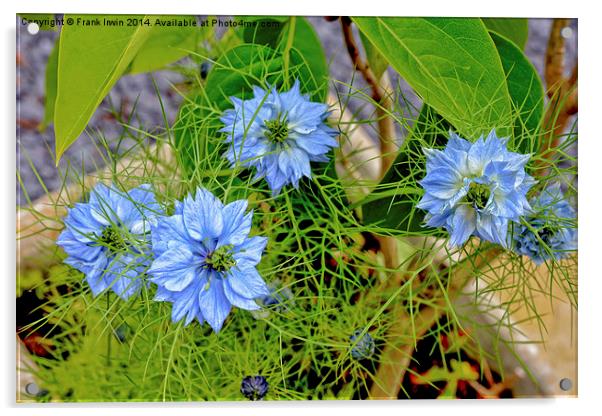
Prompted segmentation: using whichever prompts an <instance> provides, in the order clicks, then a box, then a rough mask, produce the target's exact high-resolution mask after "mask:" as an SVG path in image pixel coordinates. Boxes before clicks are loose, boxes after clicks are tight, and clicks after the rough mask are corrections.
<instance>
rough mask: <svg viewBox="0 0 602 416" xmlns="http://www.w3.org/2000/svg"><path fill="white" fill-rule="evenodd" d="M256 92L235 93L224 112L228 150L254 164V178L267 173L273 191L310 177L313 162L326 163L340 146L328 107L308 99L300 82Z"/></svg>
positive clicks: (236, 158) (233, 160)
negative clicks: (281, 89) (285, 88)
mask: <svg viewBox="0 0 602 416" xmlns="http://www.w3.org/2000/svg"><path fill="white" fill-rule="evenodd" d="M253 92H254V97H253V98H252V99H249V100H241V99H239V98H236V97H231V100H232V103H233V104H234V108H233V109H229V110H226V111H225V112H224V114H223V116H222V117H221V121H222V122H223V123H224V124H225V127H224V128H222V129H221V131H222V132H225V133H226V134H227V135H228V136H227V139H226V141H227V143H229V147H228V150H227V151H226V153H225V154H224V157H226V158H227V159H228V160H229V161H230V163H231V164H232V166H234V165H235V164H236V163H240V164H242V166H246V167H255V169H256V175H255V179H259V178H263V177H265V179H266V181H267V182H268V185H269V187H270V189H271V190H272V193H273V195H274V196H276V195H278V194H279V193H280V190H281V189H282V187H283V186H285V185H286V184H288V183H292V184H293V186H294V187H295V188H297V187H298V185H299V180H300V179H301V178H302V177H303V176H306V177H308V178H311V166H310V162H328V156H326V154H327V153H328V151H329V150H330V149H331V148H333V147H337V146H338V142H337V140H336V139H335V138H334V137H335V136H336V135H337V134H338V133H337V131H336V130H335V129H332V128H330V127H328V126H327V125H326V124H325V122H324V121H325V119H326V117H327V116H328V115H329V112H328V106H327V105H326V104H322V103H314V102H311V101H309V97H308V96H307V95H304V94H301V92H300V90H299V81H298V80H297V81H295V84H294V85H293V88H292V89H291V90H290V91H287V92H282V93H278V92H276V89H275V88H273V87H272V88H271V89H270V90H267V91H266V90H264V89H262V88H260V87H257V86H255V87H253Z"/></svg>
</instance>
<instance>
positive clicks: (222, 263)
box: [205, 244, 236, 273]
mask: <svg viewBox="0 0 602 416" xmlns="http://www.w3.org/2000/svg"><path fill="white" fill-rule="evenodd" d="M232 248H233V246H232V244H228V245H226V246H221V247H218V248H217V249H215V250H214V251H213V252H211V253H209V254H208V255H207V257H206V258H205V263H206V264H207V266H209V267H211V268H212V269H213V270H215V271H216V272H221V273H224V272H227V271H228V270H230V269H231V268H232V267H234V266H236V260H234V257H233V256H232V253H231V250H232Z"/></svg>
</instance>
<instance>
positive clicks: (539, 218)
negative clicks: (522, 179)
mask: <svg viewBox="0 0 602 416" xmlns="http://www.w3.org/2000/svg"><path fill="white" fill-rule="evenodd" d="M530 202H531V206H532V207H533V211H532V212H531V213H530V215H528V216H527V217H526V218H525V219H524V221H525V222H524V223H521V224H519V225H518V226H516V227H514V234H513V239H514V249H515V251H516V252H517V253H519V254H522V255H525V256H529V257H530V258H531V259H532V260H533V261H534V262H535V264H538V265H539V264H542V263H543V262H544V261H546V260H549V259H551V258H552V257H553V258H555V259H557V260H560V259H563V258H565V257H567V256H568V255H569V254H570V252H571V251H574V250H576V249H577V228H575V226H574V225H573V222H574V220H575V217H576V212H575V209H574V208H573V207H572V206H571V204H570V203H569V202H568V201H567V200H566V198H565V197H564V194H563V193H562V191H561V189H560V185H559V184H557V183H556V184H553V185H551V186H548V187H547V188H545V189H544V190H543V191H542V192H541V193H540V194H539V196H537V197H535V198H533V199H532V200H531V201H530Z"/></svg>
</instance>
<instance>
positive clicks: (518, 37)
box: [482, 17, 529, 50]
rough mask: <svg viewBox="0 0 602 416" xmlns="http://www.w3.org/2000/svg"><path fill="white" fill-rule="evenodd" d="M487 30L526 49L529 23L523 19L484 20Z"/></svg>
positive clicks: (498, 18) (496, 18)
mask: <svg viewBox="0 0 602 416" xmlns="http://www.w3.org/2000/svg"><path fill="white" fill-rule="evenodd" d="M482 20H483V23H485V26H487V29H489V30H490V31H492V32H496V33H497V34H499V35H502V36H505V37H507V38H508V39H510V40H511V41H512V42H514V43H516V45H517V46H518V47H519V48H521V49H523V50H524V49H525V45H526V44H527V39H528V38H529V21H528V20H527V19H521V18H500V17H495V18H484V19H482Z"/></svg>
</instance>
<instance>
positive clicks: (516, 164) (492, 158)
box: [418, 131, 535, 247]
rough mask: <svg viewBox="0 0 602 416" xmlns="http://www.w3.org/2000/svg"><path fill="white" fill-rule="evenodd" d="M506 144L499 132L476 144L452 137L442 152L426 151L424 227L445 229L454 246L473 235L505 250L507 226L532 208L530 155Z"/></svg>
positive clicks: (421, 182) (422, 202) (532, 182)
mask: <svg viewBox="0 0 602 416" xmlns="http://www.w3.org/2000/svg"><path fill="white" fill-rule="evenodd" d="M507 141H508V140H507V139H506V138H498V137H497V136H496V134H495V131H491V133H489V135H488V136H487V137H486V138H484V137H480V138H479V139H478V140H477V141H475V142H474V143H471V142H469V141H468V140H465V139H463V138H461V137H459V136H458V135H457V134H455V133H451V135H450V138H449V141H448V143H447V146H446V147H445V149H444V150H435V149H424V152H425V154H426V176H425V178H424V179H423V180H422V181H420V184H421V185H422V187H423V188H424V190H425V192H424V196H423V197H422V199H421V200H420V202H419V203H418V207H419V208H423V209H425V210H426V211H427V215H426V218H425V220H426V225H428V226H430V227H445V228H446V229H447V231H448V232H449V234H450V244H451V245H452V246H459V245H462V244H463V243H465V242H466V241H467V240H468V238H469V237H470V236H471V235H475V236H477V237H480V238H481V239H484V240H488V241H491V242H494V243H497V244H500V245H502V246H504V247H506V246H507V235H508V226H509V223H510V222H511V221H514V222H517V221H519V219H520V217H521V216H523V215H525V214H526V213H527V212H528V210H529V209H530V206H529V203H528V201H527V198H526V194H527V191H528V190H529V189H530V188H531V186H533V184H534V183H535V180H534V179H533V178H532V177H531V176H529V175H528V174H527V173H526V172H525V165H526V164H527V162H528V161H529V158H530V155H523V154H520V153H514V152H511V151H509V150H508V148H507Z"/></svg>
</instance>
